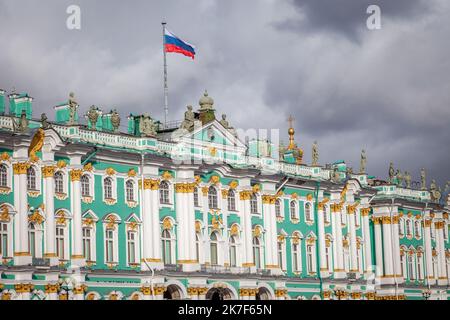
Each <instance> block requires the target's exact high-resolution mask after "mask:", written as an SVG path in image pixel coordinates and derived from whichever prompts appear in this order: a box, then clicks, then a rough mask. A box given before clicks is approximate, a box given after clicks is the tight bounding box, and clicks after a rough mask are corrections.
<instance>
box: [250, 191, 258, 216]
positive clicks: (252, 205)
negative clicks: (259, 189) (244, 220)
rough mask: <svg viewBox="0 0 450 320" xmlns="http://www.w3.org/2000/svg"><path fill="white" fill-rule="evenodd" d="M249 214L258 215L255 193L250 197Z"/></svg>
mask: <svg viewBox="0 0 450 320" xmlns="http://www.w3.org/2000/svg"><path fill="white" fill-rule="evenodd" d="M250 213H252V214H258V197H257V196H256V194H255V193H252V195H251V196H250Z"/></svg>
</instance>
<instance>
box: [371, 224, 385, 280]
mask: <svg viewBox="0 0 450 320" xmlns="http://www.w3.org/2000/svg"><path fill="white" fill-rule="evenodd" d="M372 219H373V224H374V226H375V260H376V266H377V267H376V275H377V277H382V276H383V275H384V271H383V270H384V268H383V243H382V236H381V217H372Z"/></svg>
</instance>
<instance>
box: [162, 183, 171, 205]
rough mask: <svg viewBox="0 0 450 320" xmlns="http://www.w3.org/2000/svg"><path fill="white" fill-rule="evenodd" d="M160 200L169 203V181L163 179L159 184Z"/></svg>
mask: <svg viewBox="0 0 450 320" xmlns="http://www.w3.org/2000/svg"><path fill="white" fill-rule="evenodd" d="M159 202H160V203H162V204H169V203H170V197H169V183H168V182H167V181H161V183H160V184H159Z"/></svg>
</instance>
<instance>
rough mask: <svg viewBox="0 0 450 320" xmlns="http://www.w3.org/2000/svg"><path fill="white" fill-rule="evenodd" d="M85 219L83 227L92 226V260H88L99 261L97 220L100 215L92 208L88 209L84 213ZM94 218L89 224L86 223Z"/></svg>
mask: <svg viewBox="0 0 450 320" xmlns="http://www.w3.org/2000/svg"><path fill="white" fill-rule="evenodd" d="M82 219H83V228H85V227H87V228H91V260H90V261H87V262H96V261H97V245H96V243H97V222H98V217H97V215H96V214H95V213H94V212H93V211H92V210H87V211H86V212H84V213H83V215H82ZM89 220H92V223H90V224H89V225H88V224H87V223H86V222H87V221H89Z"/></svg>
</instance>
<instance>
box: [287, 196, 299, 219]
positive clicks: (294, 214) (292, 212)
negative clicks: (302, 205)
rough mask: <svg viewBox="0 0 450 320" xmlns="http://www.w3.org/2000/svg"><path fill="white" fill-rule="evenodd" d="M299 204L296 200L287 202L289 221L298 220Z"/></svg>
mask: <svg viewBox="0 0 450 320" xmlns="http://www.w3.org/2000/svg"><path fill="white" fill-rule="evenodd" d="M298 208H299V203H298V201H297V200H290V201H289V219H290V220H291V221H295V220H299V210H298Z"/></svg>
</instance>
